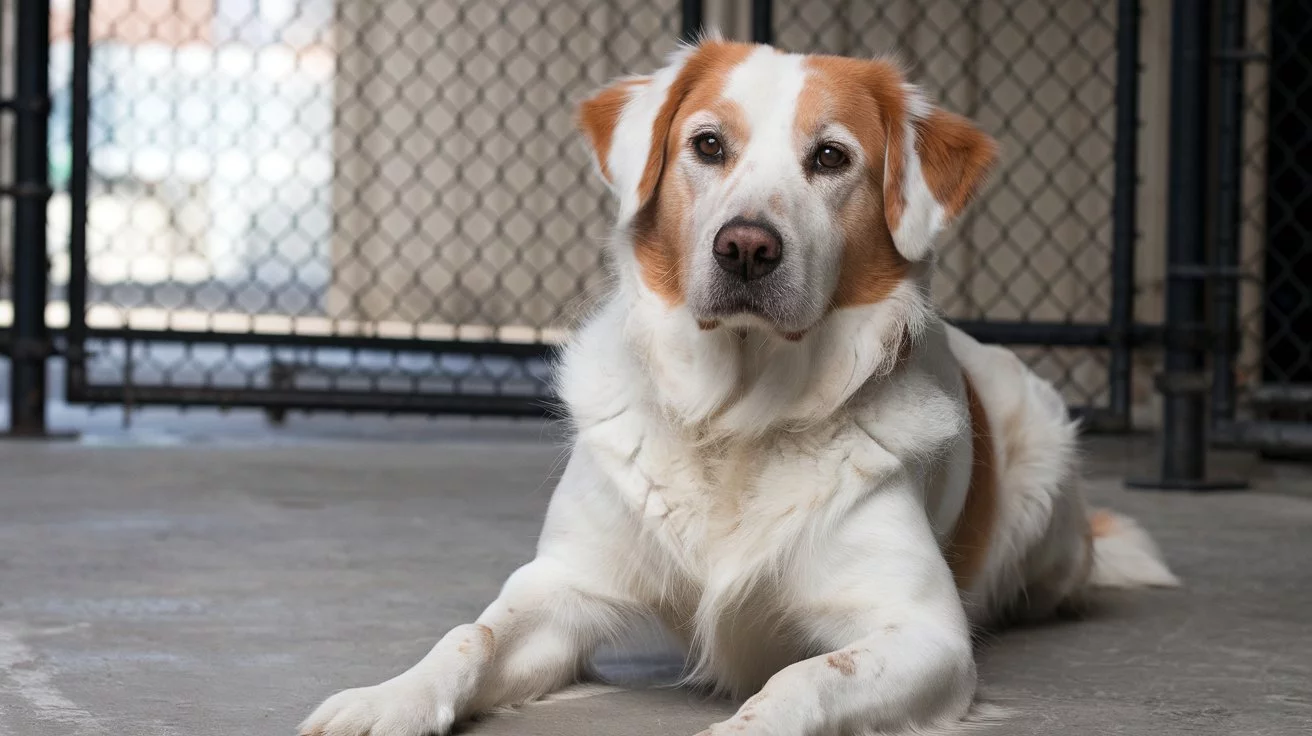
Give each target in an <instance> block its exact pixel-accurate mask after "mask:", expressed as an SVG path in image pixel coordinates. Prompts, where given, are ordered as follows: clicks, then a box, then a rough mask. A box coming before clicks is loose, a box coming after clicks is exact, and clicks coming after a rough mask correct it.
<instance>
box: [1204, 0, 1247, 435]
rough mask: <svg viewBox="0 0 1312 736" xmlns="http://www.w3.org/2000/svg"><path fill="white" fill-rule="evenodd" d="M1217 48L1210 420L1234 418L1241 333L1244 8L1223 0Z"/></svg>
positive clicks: (1236, 0)
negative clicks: (1240, 235) (1240, 233)
mask: <svg viewBox="0 0 1312 736" xmlns="http://www.w3.org/2000/svg"><path fill="white" fill-rule="evenodd" d="M1220 21H1221V28H1220V33H1219V43H1220V48H1219V49H1218V50H1217V54H1216V60H1217V63H1218V66H1219V73H1218V75H1217V85H1216V89H1217V122H1216V125H1217V142H1216V156H1217V162H1216V165H1217V168H1216V203H1215V205H1214V207H1213V208H1212V211H1213V217H1215V218H1216V219H1215V222H1214V226H1213V232H1214V233H1215V242H1214V244H1213V274H1214V276H1215V277H1216V278H1215V281H1214V283H1213V287H1212V310H1213V314H1212V324H1213V325H1214V327H1215V335H1214V340H1215V341H1214V342H1213V344H1212V421H1213V422H1214V423H1215V422H1218V421H1229V420H1232V419H1234V417H1235V371H1234V367H1235V354H1236V352H1237V350H1238V346H1237V345H1236V336H1237V334H1238V331H1239V301H1238V296H1239V294H1238V278H1239V223H1240V220H1241V218H1242V213H1241V207H1242V205H1241V202H1240V200H1241V197H1242V186H1243V185H1242V182H1241V180H1240V173H1241V172H1242V170H1243V168H1242V167H1243V160H1242V158H1243V135H1244V129H1243V123H1244V114H1243V109H1244V108H1243V105H1244V63H1245V62H1246V61H1247V60H1248V55H1247V53H1246V52H1245V49H1244V4H1243V2H1242V0H1221V13H1220Z"/></svg>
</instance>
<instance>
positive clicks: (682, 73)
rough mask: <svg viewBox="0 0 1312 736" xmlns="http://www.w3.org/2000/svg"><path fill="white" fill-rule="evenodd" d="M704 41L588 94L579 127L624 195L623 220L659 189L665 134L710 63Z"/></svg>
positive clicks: (620, 217) (620, 215) (613, 187)
mask: <svg viewBox="0 0 1312 736" xmlns="http://www.w3.org/2000/svg"><path fill="white" fill-rule="evenodd" d="M705 51H706V46H705V45H704V44H698V45H688V46H682V47H680V48H679V49H678V50H677V51H675V52H674V53H673V54H672V55H671V56H670V59H669V63H668V64H666V65H665V67H664V68H662V69H661V70H660V71H658V72H656V73H655V74H652V75H650V76H645V77H628V78H625V79H621V80H619V81H617V82H615V83H614V84H612V85H611V86H609V87H607V88H606V89H604V90H602V91H600V92H598V93H597V94H595V95H593V96H592V97H591V98H589V99H587V100H584V101H583V104H581V105H580V106H579V113H578V125H579V129H580V130H582V131H583V134H584V135H585V136H586V137H587V139H588V143H589V144H591V147H592V154H593V157H594V158H595V160H596V162H597V168H598V169H599V170H600V171H601V175H602V177H603V178H604V179H605V180H606V183H607V184H609V185H610V188H611V191H613V192H615V196H616V197H618V198H619V205H620V206H619V213H618V218H617V219H618V221H619V223H620V224H621V225H622V224H624V223H626V222H628V221H629V220H630V219H632V217H633V216H634V215H635V214H637V213H638V211H639V210H641V209H642V208H643V207H644V206H646V204H647V203H648V202H650V201H651V198H652V197H653V196H654V195H655V194H656V187H657V185H658V184H659V183H660V179H661V172H662V171H664V169H665V159H666V156H667V151H666V140H667V138H668V137H669V134H670V126H671V125H672V124H673V123H674V116H675V114H676V113H677V112H678V109H679V104H680V102H682V100H683V98H684V97H685V96H686V95H687V94H688V90H689V89H691V87H692V86H693V85H694V84H695V83H696V81H697V79H698V78H699V77H700V76H701V73H700V72H699V70H700V69H701V68H702V67H704V66H705V63H704V59H702V61H701V62H700V63H699V62H697V61H694V59H700V58H701V57H704V56H706V54H705V53H704V52H705Z"/></svg>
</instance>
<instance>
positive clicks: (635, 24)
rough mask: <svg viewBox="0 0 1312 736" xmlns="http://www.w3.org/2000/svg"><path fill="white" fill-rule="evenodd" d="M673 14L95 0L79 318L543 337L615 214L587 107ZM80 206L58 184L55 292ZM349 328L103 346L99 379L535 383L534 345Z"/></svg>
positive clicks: (578, 293) (631, 2)
mask: <svg viewBox="0 0 1312 736" xmlns="http://www.w3.org/2000/svg"><path fill="white" fill-rule="evenodd" d="M678 10H679V7H678V3H677V2H674V0H665V1H663V2H656V3H652V2H647V1H645V0H618V1H613V0H551V2H519V1H518V0H280V1H279V2H258V3H257V2H253V1H252V0H97V2H95V3H93V12H92V23H91V25H92V29H91V30H92V42H93V54H92V60H93V61H92V68H91V75H90V86H91V109H92V119H91V125H90V135H91V141H90V150H91V168H90V172H89V173H90V182H89V184H90V187H89V188H90V193H89V203H88V206H89V209H88V234H87V241H88V242H87V262H88V271H89V283H88V292H87V303H88V309H87V322H88V324H89V326H91V327H93V328H101V329H114V328H122V327H131V328H134V329H151V330H160V329H168V330H179V331H185V332H197V333H208V332H211V331H213V332H219V333H233V334H242V333H249V332H257V333H275V334H281V333H295V334H308V335H319V336H334V337H335V336H342V337H351V338H357V337H375V336H376V337H382V338H393V339H407V338H409V339H420V340H462V341H484V342H496V343H500V342H519V343H535V342H541V341H546V342H551V341H553V340H555V339H557V338H558V337H559V335H560V333H561V331H562V330H563V329H564V328H567V327H568V326H569V323H570V319H571V315H572V314H573V312H574V311H575V310H574V308H575V307H576V306H578V304H579V303H580V302H581V301H582V300H584V299H586V297H587V295H588V294H589V293H590V291H591V289H593V287H595V286H596V284H597V283H598V282H599V280H600V279H601V278H602V276H601V271H602V269H601V267H600V258H601V253H600V251H601V248H600V243H601V242H602V240H603V238H604V234H605V230H606V222H607V212H606V208H607V206H608V205H607V203H606V201H607V200H606V196H605V194H604V189H603V187H602V185H601V184H600V182H598V181H597V180H596V177H595V175H594V174H593V172H592V167H591V165H590V163H589V160H588V155H587V152H586V149H585V147H584V146H583V145H582V144H581V143H580V141H579V139H578V137H577V134H576V133H575V131H574V126H573V122H572V116H573V111H574V108H575V105H576V103H577V101H578V100H579V99H581V98H582V97H583V96H584V95H585V94H586V93H587V92H589V91H591V90H593V89H595V88H597V87H599V86H600V85H601V84H603V83H604V82H606V81H607V80H609V79H610V78H612V77H614V76H616V75H618V74H621V73H626V72H629V71H632V70H635V69H641V70H645V69H650V68H652V67H654V66H655V65H657V64H658V63H659V61H660V59H661V58H663V56H664V54H665V53H666V52H667V51H668V50H669V49H670V48H672V47H673V45H674V42H675V39H676V37H677V35H678V30H679V13H678ZM55 12H56V18H55V19H54V22H53V23H52V26H53V28H54V35H55V39H54V42H55V48H54V58H55V65H54V66H55V85H56V111H55V125H56V126H57V127H58V126H66V125H67V114H68V106H67V105H66V104H61V99H64V98H66V97H67V92H68V79H69V58H70V57H69V35H68V33H69V31H68V29H69V28H70V19H69V13H70V12H71V3H70V2H68V0H56V3H55ZM61 116H62V117H61ZM64 129H66V128H64ZM53 140H55V141H57V142H58V144H59V145H60V146H63V145H65V144H64V141H66V140H67V138H66V136H64V135H59V134H57V135H55V136H54V138H53ZM54 157H55V160H56V161H59V160H67V151H66V150H56V151H55V152H54ZM56 173H57V179H58V178H59V174H60V173H61V172H56ZM62 173H63V174H65V179H66V173H67V172H66V171H65V172H62ZM59 183H62V182H59V181H57V184H59ZM68 206H69V205H68V200H67V197H65V196H62V195H61V196H56V198H55V199H54V200H53V201H52V203H51V208H52V218H51V222H52V233H51V236H52V237H51V244H52V246H53V250H54V253H53V257H52V263H53V275H54V279H55V282H56V286H57V288H59V287H61V286H62V284H64V283H65V282H66V280H67V276H68V254H67V251H66V250H65V249H64V247H63V246H64V244H65V243H66V242H67V232H66V229H61V228H66V226H67V225H66V223H67V222H68V219H67V208H68ZM344 345H345V343H344ZM351 345H352V346H353V347H303V348H295V349H294V348H290V347H272V346H270V347H252V346H246V347H234V346H231V345H187V344H158V343H152V344H144V343H143V344H138V345H137V346H135V349H133V350H130V351H129V350H128V349H127V346H125V345H123V344H122V343H121V341H113V342H102V341H93V344H91V345H89V346H88V348H89V350H90V351H91V353H92V354H93V357H92V358H91V359H90V362H89V363H88V371H89V373H88V375H89V380H90V381H91V382H92V383H103V384H117V383H124V382H129V383H133V384H138V385H153V384H158V385H182V386H198V387H209V386H218V387H252V388H266V387H271V386H273V387H277V386H278V385H282V386H283V387H288V385H289V384H288V382H291V384H293V385H295V387H298V388H306V389H307V390H318V389H323V390H342V391H350V390H362V391H366V390H367V391H383V392H402V393H404V392H413V391H419V392H424V391H430V390H435V391H443V390H447V389H450V387H451V386H452V385H456V386H458V387H459V390H461V391H471V392H472V391H476V390H488V391H492V392H501V391H508V392H517V391H529V392H531V393H532V392H539V391H540V390H541V378H542V375H543V371H542V370H541V366H528V367H525V366H524V365H520V364H517V363H515V361H509V360H508V359H506V358H504V357H501V358H498V357H496V356H482V355H465V356H446V357H442V356H435V355H433V354H432V353H431V352H428V353H418V354H411V355H404V354H401V353H397V352H394V351H375V350H370V349H368V348H367V347H362V345H363V343H362V342H360V341H355V342H353V343H351ZM129 358H130V360H129Z"/></svg>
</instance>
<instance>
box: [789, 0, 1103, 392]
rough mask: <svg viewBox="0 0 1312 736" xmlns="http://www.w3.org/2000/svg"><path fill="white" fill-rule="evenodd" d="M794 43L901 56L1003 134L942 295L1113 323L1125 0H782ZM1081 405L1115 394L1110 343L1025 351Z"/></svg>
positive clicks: (958, 307) (945, 257) (997, 310)
mask: <svg viewBox="0 0 1312 736" xmlns="http://www.w3.org/2000/svg"><path fill="white" fill-rule="evenodd" d="M774 12H775V14H776V18H777V20H776V22H775V29H776V38H777V40H778V42H779V44H780V45H781V46H783V47H785V48H788V49H791V50H798V51H812V52H823V53H833V54H842V55H856V56H863V55H864V56H871V55H890V54H891V55H894V56H896V57H898V58H900V59H901V60H902V61H903V62H904V64H905V65H906V67H907V70H908V74H909V77H910V78H911V79H912V80H913V81H915V82H916V83H918V84H919V85H921V86H922V87H923V88H924V89H925V90H926V91H927V92H928V93H929V94H930V95H932V96H933V97H934V98H935V99H936V100H937V101H938V102H939V104H941V105H942V106H944V107H945V108H947V109H949V110H952V111H954V112H957V113H960V114H962V115H966V116H967V117H970V118H971V119H973V120H975V121H976V122H977V123H978V124H979V125H980V126H981V127H983V129H984V130H986V131H988V132H989V133H990V134H992V135H993V136H994V137H995V138H997V139H998V141H999V142H1000V144H1001V146H1002V160H1001V165H1000V167H999V170H998V172H997V173H996V175H995V176H994V178H993V182H992V184H991V186H990V187H989V188H988V189H987V190H986V191H985V192H984V194H983V196H982V197H981V201H980V202H979V203H978V204H976V205H975V206H974V207H973V208H972V209H971V210H970V211H969V214H968V215H967V216H965V217H964V218H963V220H962V222H960V223H959V224H958V225H957V226H956V227H955V230H954V232H953V233H952V234H950V235H948V236H945V237H944V240H943V243H944V244H943V246H942V249H941V260H940V262H941V266H942V269H941V273H940V275H939V276H938V277H937V279H938V280H937V282H936V283H935V298H936V300H937V301H938V303H939V304H940V305H941V306H942V307H943V309H944V311H945V312H946V313H947V315H948V316H949V317H952V318H954V319H958V320H970V321H982V322H1026V323H1054V324H1056V325H1062V324H1091V323H1106V322H1107V321H1108V317H1109V312H1110V310H1111V298H1112V282H1113V279H1112V274H1111V270H1110V264H1111V249H1112V222H1113V218H1112V202H1113V193H1114V184H1115V181H1114V179H1115V177H1114V174H1115V165H1114V157H1113V150H1114V146H1115V140H1116V105H1115V101H1116V86H1117V75H1116V71H1117V69H1116V63H1117V45H1116V44H1117V4H1116V3H1105V2H1104V3H1096V2H1084V1H1083V0H1080V1H1073V0H972V1H970V2H963V1H962V0H937V1H933V2H925V1H924V0H882V1H881V2H868V1H867V0H780V2H777V3H776V4H775V11H774ZM1022 354H1023V357H1025V359H1026V360H1027V361H1029V362H1030V364H1031V365H1033V366H1034V367H1035V368H1036V369H1037V370H1038V371H1039V372H1040V373H1042V374H1043V375H1045V376H1047V377H1048V378H1051V379H1053V380H1054V381H1056V382H1057V384H1058V385H1059V386H1060V387H1061V388H1062V390H1063V392H1064V393H1065V396H1066V398H1067V400H1068V401H1069V402H1071V403H1072V404H1073V405H1077V406H1101V405H1104V404H1105V403H1106V402H1107V398H1108V397H1107V389H1108V383H1107V382H1108V371H1107V351H1105V350H1096V349H1088V348H1081V347H1063V348H1047V347H1027V348H1025V349H1024V350H1023V351H1022Z"/></svg>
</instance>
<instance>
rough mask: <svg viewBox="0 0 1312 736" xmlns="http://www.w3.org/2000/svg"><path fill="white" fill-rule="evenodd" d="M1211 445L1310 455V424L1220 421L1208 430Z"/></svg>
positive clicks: (1311, 444) (1311, 432) (1311, 450)
mask: <svg viewBox="0 0 1312 736" xmlns="http://www.w3.org/2000/svg"><path fill="white" fill-rule="evenodd" d="M1212 443H1213V444H1215V445H1217V446H1218V447H1225V448H1234V449H1245V450H1283V451H1287V452H1295V453H1312V423H1310V422H1297V421H1290V422H1280V421H1246V422H1228V421H1222V422H1217V423H1216V426H1215V427H1213V429H1212Z"/></svg>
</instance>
